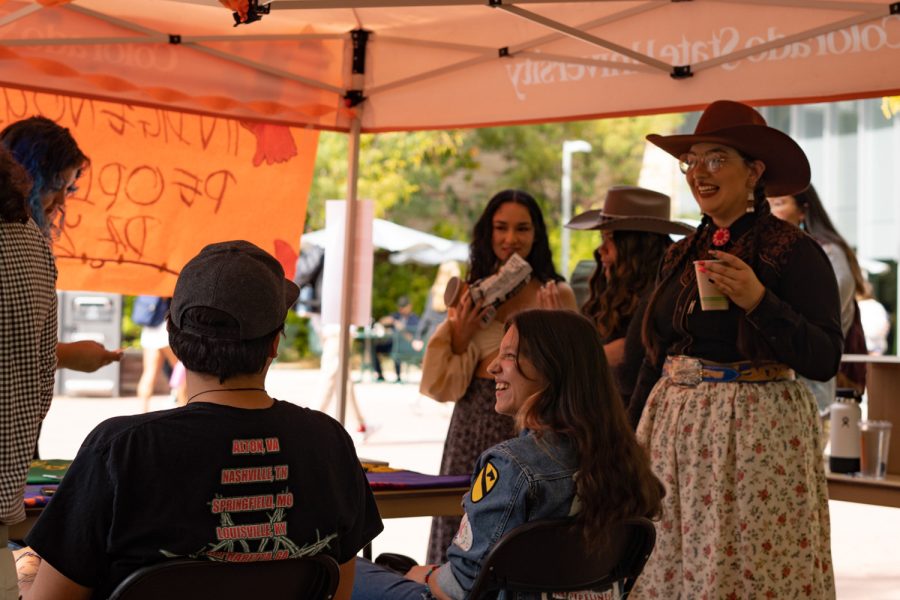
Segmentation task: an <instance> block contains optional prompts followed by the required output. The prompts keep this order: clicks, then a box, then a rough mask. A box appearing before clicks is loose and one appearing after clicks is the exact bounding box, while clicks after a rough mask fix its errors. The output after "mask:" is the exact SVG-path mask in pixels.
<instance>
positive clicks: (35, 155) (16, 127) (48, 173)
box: [0, 116, 90, 235]
mask: <svg viewBox="0 0 900 600" xmlns="http://www.w3.org/2000/svg"><path fill="white" fill-rule="evenodd" d="M0 143H2V144H3V145H4V146H5V147H6V148H7V149H8V150H9V151H10V153H11V154H12V155H13V157H14V158H15V159H16V160H17V161H19V164H21V165H22V166H23V167H25V170H26V171H28V174H29V175H30V176H31V180H32V182H33V186H32V188H31V194H30V195H29V197H28V203H29V205H30V206H31V216H32V218H33V219H34V222H35V223H37V226H38V227H39V228H40V229H41V231H43V232H44V234H45V235H49V234H50V228H51V223H47V222H46V219H45V218H44V207H43V205H42V203H41V198H43V197H44V196H45V195H46V194H47V193H48V192H56V191H59V190H61V189H62V186H64V185H65V184H66V182H65V181H63V180H62V174H63V172H64V171H66V170H67V169H77V170H78V175H79V176H80V175H81V170H82V169H84V168H85V167H86V166H87V165H88V164H90V160H89V159H88V157H87V156H86V155H85V154H84V152H82V151H81V148H79V147H78V143H77V142H76V141H75V138H74V137H72V134H71V133H70V132H69V130H68V129H66V128H65V127H60V126H59V125H57V124H56V123H54V122H53V121H51V120H50V119H48V118H46V117H37V116H36V117H29V118H27V119H22V120H21V121H16V122H15V123H12V124H10V125H8V126H7V127H6V128H4V129H3V131H0Z"/></svg>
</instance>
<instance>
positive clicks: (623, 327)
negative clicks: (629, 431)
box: [566, 185, 694, 405]
mask: <svg viewBox="0 0 900 600" xmlns="http://www.w3.org/2000/svg"><path fill="white" fill-rule="evenodd" d="M669 203H670V201H669V197H668V196H666V195H665V194H660V193H659V192H654V191H652V190H647V189H644V188H640V187H634V186H628V185H619V186H613V187H611V188H610V189H609V191H607V193H606V198H605V200H604V201H603V208H602V209H599V210H589V211H587V212H584V213H581V214H580V215H577V216H576V217H575V218H574V219H572V220H571V221H569V223H567V224H566V227H568V228H570V229H596V230H599V231H600V232H601V236H602V237H601V243H600V245H599V246H597V248H596V249H595V250H594V260H595V261H596V262H597V266H596V268H595V269H594V273H593V274H592V275H591V279H590V281H589V287H590V297H589V298H588V300H587V301H586V302H585V303H584V305H583V306H582V307H581V312H582V314H583V315H584V316H586V317H587V318H588V319H590V320H591V321H592V322H593V323H594V326H595V327H596V328H597V331H598V332H599V333H600V338H601V339H602V340H603V349H604V351H605V352H606V360H607V361H608V362H609V365H610V367H612V369H613V372H614V374H615V376H616V384H617V387H618V388H619V394H620V395H621V396H622V400H623V401H624V402H625V404H626V405H627V404H628V400H629V397H630V396H631V391H632V390H633V389H634V384H635V381H636V380H637V375H638V370H639V369H640V366H641V361H643V359H644V348H643V345H642V344H641V321H642V318H643V315H644V309H645V308H646V306H647V300H648V299H649V297H650V292H652V291H653V284H654V282H655V280H656V273H657V271H658V269H659V263H660V261H661V260H662V258H663V256H664V255H665V253H666V250H667V249H668V247H669V246H670V245H671V244H672V239H671V238H670V237H669V234H675V235H682V236H684V235H688V234H690V233H693V231H694V228H693V227H691V226H690V225H685V224H684V223H678V222H676V221H671V220H670V219H669V214H670V209H669ZM626 338H627V341H626Z"/></svg>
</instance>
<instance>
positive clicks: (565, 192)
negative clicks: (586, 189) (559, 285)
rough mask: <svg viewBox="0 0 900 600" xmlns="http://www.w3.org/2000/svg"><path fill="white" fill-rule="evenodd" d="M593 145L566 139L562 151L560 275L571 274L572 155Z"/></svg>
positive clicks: (589, 148) (586, 150)
mask: <svg viewBox="0 0 900 600" xmlns="http://www.w3.org/2000/svg"><path fill="white" fill-rule="evenodd" d="M590 151H591V145H590V144H589V143H587V142H585V141H584V140H566V141H564V142H563V153H562V236H561V237H560V245H561V246H562V252H561V253H560V260H559V267H560V275H562V276H563V277H566V278H568V276H569V230H568V229H566V223H568V222H569V221H570V220H571V219H572V155H573V154H574V153H576V152H590Z"/></svg>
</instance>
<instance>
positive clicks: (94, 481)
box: [27, 400, 383, 598]
mask: <svg viewBox="0 0 900 600" xmlns="http://www.w3.org/2000/svg"><path fill="white" fill-rule="evenodd" d="M382 528H383V527H382V524H381V519H380V517H379V516H378V509H377V507H376V505H375V500H374V498H373V496H372V492H371V490H370V488H369V485H368V483H367V481H366V478H365V474H364V473H363V471H362V468H361V467H360V465H359V461H358V459H357V457H356V451H355V449H354V447H353V443H352V441H351V440H350V438H349V436H348V435H347V433H346V431H344V429H343V427H341V425H340V424H339V423H338V422H337V421H335V420H334V419H332V418H331V417H329V416H327V415H324V414H322V413H320V412H317V411H313V410H309V409H305V408H301V407H299V406H296V405H293V404H290V403H287V402H280V401H277V400H276V401H275V403H274V404H273V405H272V406H271V407H270V408H268V409H263V410H247V409H239V408H232V407H228V406H221V405H217V404H210V403H204V402H198V403H194V404H189V405H188V406H186V407H184V408H178V409H173V410H169V411H162V412H155V413H149V414H146V415H137V416H130V417H119V418H115V419H110V420H108V421H105V422H103V423H101V424H100V425H99V426H98V427H97V428H96V429H95V430H94V431H93V432H91V434H90V435H89V436H88V437H87V439H86V440H85V442H84V444H83V445H82V447H81V449H80V450H79V451H78V456H77V457H76V458H75V462H74V463H73V464H72V466H71V468H70V469H69V471H68V473H67V474H66V477H65V480H64V481H63V482H62V484H61V485H60V487H59V490H58V491H57V493H56V495H55V496H54V497H53V500H52V501H51V502H50V504H49V505H48V506H47V508H46V509H45V510H44V513H43V515H41V518H40V520H39V521H38V522H37V523H36V524H35V526H34V528H33V529H32V531H31V533H30V534H29V536H28V538H27V541H28V543H29V544H30V545H31V546H33V547H34V548H35V550H36V551H37V552H38V553H39V554H40V555H41V556H43V557H44V558H45V559H46V560H47V561H48V562H49V563H50V564H51V565H53V566H54V567H55V568H56V569H57V570H58V571H60V572H61V573H62V574H63V575H65V576H66V577H68V578H69V579H72V580H73V581H75V582H76V583H79V584H81V585H84V586H87V587H91V588H94V597H95V598H106V597H107V596H108V595H109V594H110V593H111V591H112V590H113V589H114V588H115V586H116V585H117V584H118V583H119V582H121V581H122V580H123V579H124V578H125V577H127V576H128V575H129V574H130V573H131V572H132V571H134V570H136V569H138V568H140V567H142V566H145V565H148V564H151V563H154V562H158V561H161V560H165V559H166V558H179V557H182V558H200V559H209V560H227V561H256V560H281V559H286V558H294V557H300V556H307V555H313V554H318V553H320V552H324V553H325V554H328V555H330V556H333V557H334V558H335V559H336V560H337V561H338V563H344V562H346V561H348V560H350V559H351V558H352V557H354V556H355V555H356V554H357V553H358V552H359V550H360V549H361V548H362V547H363V546H365V545H366V544H367V543H368V542H370V541H371V540H372V539H373V538H374V537H375V536H376V535H378V533H380V532H381V530H382Z"/></svg>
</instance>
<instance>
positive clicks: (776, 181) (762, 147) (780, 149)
mask: <svg viewBox="0 0 900 600" xmlns="http://www.w3.org/2000/svg"><path fill="white" fill-rule="evenodd" d="M647 141H648V142H650V143H651V144H655V145H657V146H659V147H660V148H662V149H663V150H665V151H666V152H668V153H669V154H671V155H672V156H674V157H675V158H679V159H680V158H681V156H682V155H683V154H684V153H685V152H688V151H690V149H691V146H693V145H694V144H700V143H704V142H706V143H718V144H723V145H725V146H729V147H731V148H734V149H735V150H738V151H740V152H741V153H743V154H745V155H747V156H749V157H750V158H754V159H757V160H761V161H762V162H763V163H764V164H765V165H766V171H765V173H763V181H764V182H765V185H766V195H768V196H790V195H793V194H796V193H798V192H802V191H803V190H805V189H806V187H807V186H808V185H809V179H810V174H809V161H808V160H807V159H806V154H804V153H803V149H801V148H800V146H798V145H797V142H795V141H794V140H792V139H791V138H790V136H788V135H787V134H785V133H782V132H780V131H778V130H777V129H773V128H772V127H769V126H768V125H766V120H765V119H764V118H763V117H762V115H761V114H759V113H758V112H756V110H755V109H753V108H752V107H750V106H747V105H746V104H741V103H740V102H732V101H731V100H719V101H717V102H713V103H712V104H710V105H709V106H707V107H706V110H704V111H703V114H702V115H701V116H700V121H699V122H698V123H697V128H696V129H694V133H693V134H692V135H665V136H663V135H656V134H650V135H648V136H647Z"/></svg>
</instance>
